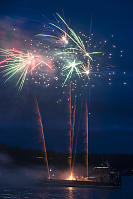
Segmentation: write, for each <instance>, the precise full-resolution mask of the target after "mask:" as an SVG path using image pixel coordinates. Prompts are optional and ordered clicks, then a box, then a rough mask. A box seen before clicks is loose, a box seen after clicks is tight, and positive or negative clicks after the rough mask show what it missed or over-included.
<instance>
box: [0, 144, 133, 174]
mask: <svg viewBox="0 0 133 199" xmlns="http://www.w3.org/2000/svg"><path fill="white" fill-rule="evenodd" d="M0 154H6V155H8V157H10V158H11V160H12V163H11V164H9V163H5V162H3V161H0V166H4V167H14V166H32V167H34V166H41V165H44V164H45V159H44V157H45V153H44V151H43V150H35V149H22V148H20V147H11V146H7V145H5V144H0ZM47 155H48V162H49V165H52V166H54V167H55V168H57V169H67V168H69V165H68V157H69V154H68V153H61V152H55V151H48V153H47ZM73 157H74V158H75V161H74V162H75V166H77V165H81V166H85V154H84V153H78V154H73ZM106 162H108V163H109V164H110V166H111V167H112V168H113V169H117V170H119V171H120V173H121V174H122V175H133V154H89V166H99V165H101V164H105V163H106Z"/></svg>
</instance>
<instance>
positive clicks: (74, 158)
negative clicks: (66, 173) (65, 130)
mask: <svg viewBox="0 0 133 199" xmlns="http://www.w3.org/2000/svg"><path fill="white" fill-rule="evenodd" d="M80 113H81V114H80V118H79V123H78V130H77V133H76V134H75V135H76V140H75V149H74V157H73V164H72V170H73V168H74V164H75V160H76V150H77V141H78V135H79V127H80V122H81V115H82V104H81V111H80Z"/></svg>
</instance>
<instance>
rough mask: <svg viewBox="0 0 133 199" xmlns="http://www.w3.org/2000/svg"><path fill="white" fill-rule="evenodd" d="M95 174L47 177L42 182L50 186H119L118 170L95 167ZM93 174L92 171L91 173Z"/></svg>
mask: <svg viewBox="0 0 133 199" xmlns="http://www.w3.org/2000/svg"><path fill="white" fill-rule="evenodd" d="M94 169H95V175H93V176H92V175H90V176H88V177H84V176H80V177H78V176H72V174H71V175H70V176H69V178H67V179H57V178H49V179H46V180H44V181H43V182H42V184H44V185H50V186H66V187H111V188H120V186H121V176H120V174H119V172H118V171H115V170H111V169H110V168H109V167H108V166H99V167H95V168H94ZM93 174H94V173H93Z"/></svg>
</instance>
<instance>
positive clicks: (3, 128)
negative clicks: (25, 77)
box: [0, 0, 133, 153]
mask: <svg viewBox="0 0 133 199" xmlns="http://www.w3.org/2000/svg"><path fill="white" fill-rule="evenodd" d="M132 10H133V2H132V1H131V0H121V1H120V0H112V1H106V0H101V1H98V0H94V1H89V0H86V1H75V0H73V1H58V0H57V1H44V0H38V1H34V0H32V1H28V0H23V1H21V0H16V1H14V0H12V1H10V0H6V1H3V2H1V7H0V21H1V24H2V25H1V27H0V34H2V31H7V28H9V27H10V25H11V27H12V26H13V25H14V26H17V25H19V29H23V31H25V32H26V34H28V32H29V35H32V36H33V35H34V34H36V33H40V30H41V27H42V24H44V23H45V22H47V21H48V19H52V17H53V15H54V14H55V12H59V13H64V15H65V17H66V18H67V17H68V18H70V19H71V24H73V26H74V28H75V27H76V30H77V31H80V30H82V32H85V33H86V34H87V33H89V32H90V20H91V18H92V31H93V33H94V34H96V38H97V40H104V39H108V38H110V35H112V34H114V35H115V43H116V45H117V46H118V49H123V50H124V56H123V58H122V59H120V58H119V57H117V56H114V58H113V63H114V64H115V65H116V66H117V71H118V75H116V76H115V78H114V79H113V80H112V86H109V85H108V84H107V83H106V80H100V81H98V80H96V82H95V84H96V86H95V88H92V89H91V94H90V99H91V102H90V106H89V110H90V112H91V116H90V119H89V122H90V147H89V148H90V152H97V153H98V152H104V153H105V152H106V153H133V147H132V143H133V104H132V102H133V92H132V84H133V80H132V78H133V68H132V52H133V46H132V45H133V23H132V21H133V12H132ZM9 24H10V25H9ZM22 36H23V37H24V35H21V36H20V38H22ZM8 39H9V42H10V40H11V35H9V36H8ZM0 44H1V46H2V47H3V41H2V35H0ZM6 45H8V41H6ZM123 71H126V72H127V74H126V76H125V77H123V75H122V72H123ZM123 82H127V85H126V86H123ZM36 90H37V91H36V95H37V97H38V101H39V107H40V110H41V114H42V119H43V122H45V130H46V139H47V147H48V149H54V150H57V151H64V150H66V149H67V131H66V117H67V116H66V115H67V111H66V110H67V107H66V106H67V105H66V103H65V101H63V103H62V104H59V105H57V104H56V100H57V99H58V96H59V93H58V94H57V92H56V91H54V90H53V89H51V90H45V89H43V88H38V89H36ZM0 91H1V92H0V141H1V142H3V143H7V144H10V145H18V146H22V147H39V143H40V137H39V135H38V131H37V129H38V126H37V124H36V115H35V113H34V102H33V92H31V90H30V88H29V87H28V86H27V88H25V89H24V90H23V92H22V93H17V92H16V90H15V89H14V88H13V87H12V84H10V85H9V84H8V85H4V86H3V85H2V84H1V85H0ZM78 150H79V151H80V150H83V145H82V144H81V149H80V147H78Z"/></svg>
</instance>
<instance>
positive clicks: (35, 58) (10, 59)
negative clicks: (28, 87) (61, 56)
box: [0, 49, 52, 90]
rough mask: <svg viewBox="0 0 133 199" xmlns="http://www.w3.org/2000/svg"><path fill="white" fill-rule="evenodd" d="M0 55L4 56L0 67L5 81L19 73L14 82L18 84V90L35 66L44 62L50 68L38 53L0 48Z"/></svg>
mask: <svg viewBox="0 0 133 199" xmlns="http://www.w3.org/2000/svg"><path fill="white" fill-rule="evenodd" d="M0 57H4V60H2V61H1V62H0V68H2V69H3V70H2V73H4V75H3V76H4V77H6V80H5V82H7V81H8V80H9V79H11V78H13V77H14V76H16V75H17V74H19V79H18V81H17V83H16V85H17V86H19V90H21V89H22V88H23V85H24V82H25V80H26V76H27V74H28V73H30V74H32V73H33V71H34V70H36V68H37V67H39V66H41V65H42V64H44V65H45V66H47V67H48V68H49V69H50V70H52V68H51V66H50V65H49V64H48V63H47V62H44V61H43V60H42V58H41V56H40V55H38V54H34V53H32V52H27V53H24V52H22V51H19V50H15V49H7V50H4V49H0ZM5 57H6V58H5Z"/></svg>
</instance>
